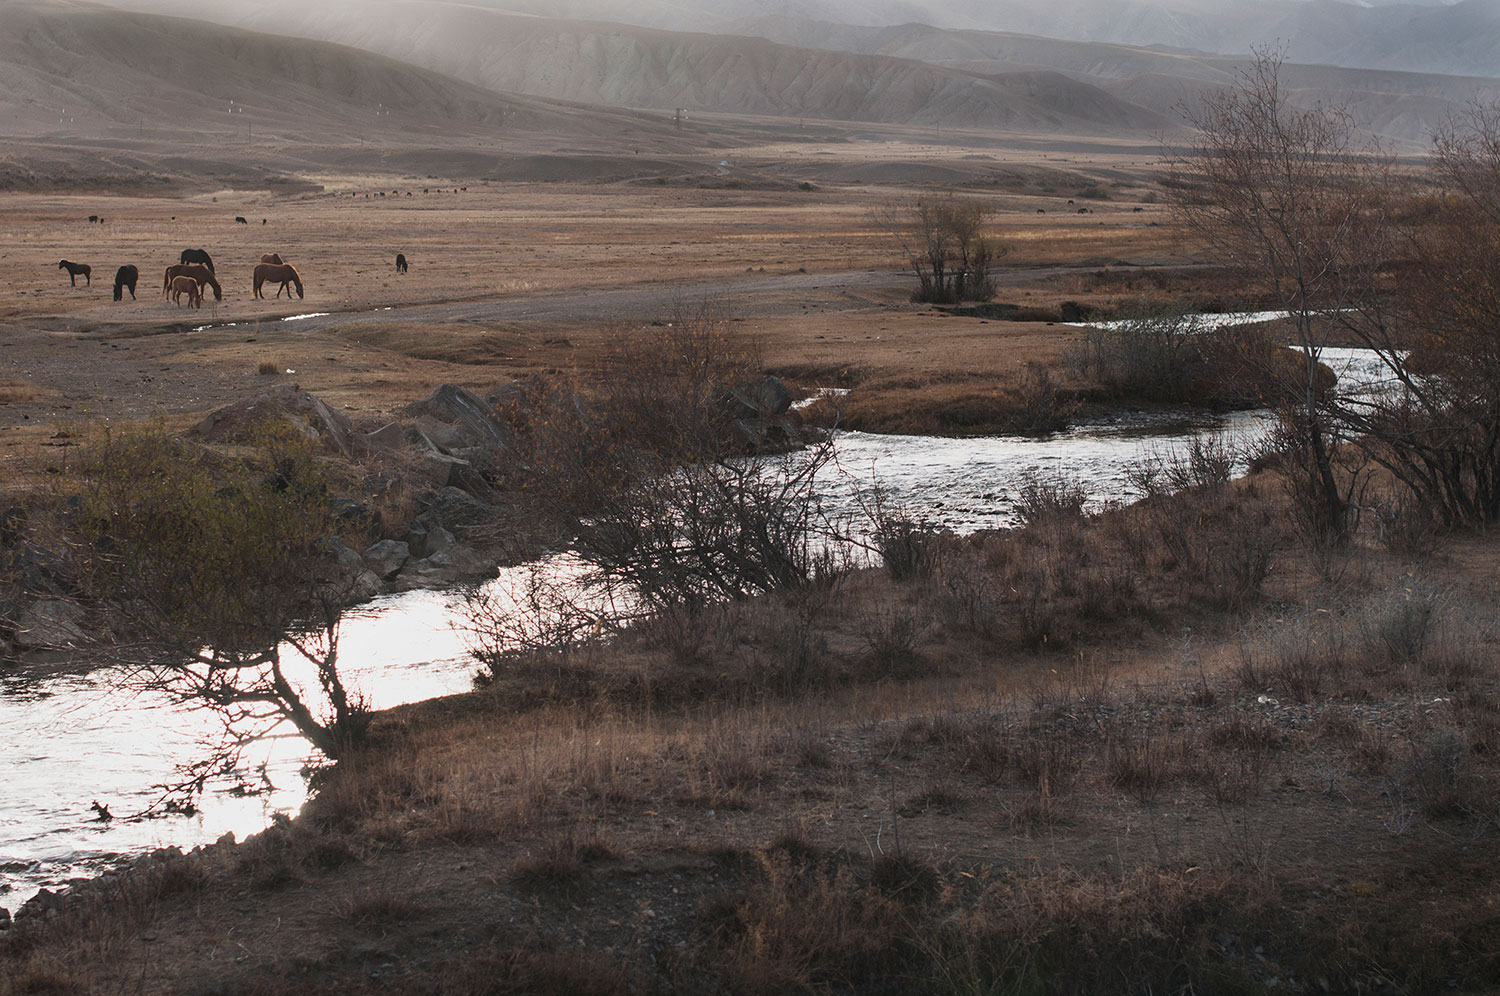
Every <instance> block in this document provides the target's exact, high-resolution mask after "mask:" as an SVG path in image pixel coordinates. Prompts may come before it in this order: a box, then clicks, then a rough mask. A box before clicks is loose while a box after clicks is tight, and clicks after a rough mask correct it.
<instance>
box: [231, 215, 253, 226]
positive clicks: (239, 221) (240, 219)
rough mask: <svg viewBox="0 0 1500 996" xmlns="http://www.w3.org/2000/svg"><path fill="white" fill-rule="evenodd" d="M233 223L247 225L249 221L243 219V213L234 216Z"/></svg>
mask: <svg viewBox="0 0 1500 996" xmlns="http://www.w3.org/2000/svg"><path fill="white" fill-rule="evenodd" d="M234 223H235V224H236V225H248V224H250V223H249V222H248V221H246V220H245V219H244V216H243V215H236V216H235V219H234Z"/></svg>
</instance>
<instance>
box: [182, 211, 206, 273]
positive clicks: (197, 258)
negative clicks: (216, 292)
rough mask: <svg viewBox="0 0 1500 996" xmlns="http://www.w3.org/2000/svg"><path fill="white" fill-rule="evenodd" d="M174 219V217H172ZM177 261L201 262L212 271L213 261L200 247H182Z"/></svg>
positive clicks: (185, 263)
mask: <svg viewBox="0 0 1500 996" xmlns="http://www.w3.org/2000/svg"><path fill="white" fill-rule="evenodd" d="M173 220H174V221H175V220H176V219H173ZM177 262H179V263H181V264H183V265H184V266H186V265H187V264H188V263H202V264H203V265H204V266H206V267H208V272H209V273H212V272H214V261H213V260H211V259H209V258H208V253H206V252H204V251H203V250H202V249H184V250H182V255H181V256H178V257H177Z"/></svg>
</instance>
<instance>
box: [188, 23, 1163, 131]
mask: <svg viewBox="0 0 1500 996" xmlns="http://www.w3.org/2000/svg"><path fill="white" fill-rule="evenodd" d="M216 16H226V17H228V16H233V17H234V18H235V19H236V20H237V22H238V23H243V24H246V25H250V26H254V27H256V28H264V29H266V30H277V31H287V32H292V33H295V34H299V35H303V36H307V37H314V38H319V39H324V40H328V41H334V42H338V43H340V44H344V45H350V46H354V47H358V48H362V49H366V50H369V51H372V52H379V53H381V54H383V55H387V56H390V57H392V58H396V59H400V60H402V61H405V62H410V63H412V64H414V65H419V66H422V67H424V68H427V69H430V70H434V71H437V72H441V73H444V74H448V75H451V76H454V77H457V78H459V79H462V80H465V81H466V82H469V83H473V84H478V85H481V86H484V87H487V88H490V89H493V90H498V91H510V92H520V93H528V94H534V95H539V96H545V97H549V98H556V99H562V100H569V101H577V102H583V103H591V104H606V105H612V106H623V107H636V108H659V109H663V110H671V109H673V108H678V107H681V108H685V109H687V110H689V111H710V112H722V113H729V114H747V115H773V116H779V117H788V118H813V119H825V120H837V121H851V122H872V123H874V122H878V123H888V124H920V125H943V124H951V125H953V126H955V127H973V128H988V129H1003V130H1014V131H1024V132H1028V133H1048V134H1085V135H1088V134H1124V133H1133V134H1139V133H1142V132H1149V131H1152V130H1154V129H1159V128H1161V127H1163V126H1164V125H1165V124H1167V122H1165V121H1164V120H1163V119H1162V118H1161V117H1160V116H1159V115H1158V114H1156V113H1154V112H1151V111H1147V110H1143V109H1141V108H1138V107H1135V106H1132V105H1131V104H1130V103H1129V102H1128V101H1124V100H1121V99H1119V98H1117V97H1113V96H1111V95H1109V94H1108V93H1105V92H1103V91H1102V90H1099V89H1097V88H1094V87H1092V86H1091V85H1090V84H1088V83H1086V82H1081V81H1079V80H1076V79H1069V78H1067V77H1065V76H1063V75H1060V74H1054V73H1047V72H1035V71H1028V72H1024V73H1020V74H1015V73H1004V72H1002V73H976V72H970V71H967V70H964V69H958V68H951V67H943V66H934V65H931V64H928V63H924V62H921V61H918V60H912V59H905V58H896V57H891V56H887V55H881V54H865V53H851V52H846V51H835V50H827V49H816V48H807V47H804V46H799V45H787V44H781V43H776V42H772V41H769V40H767V39H764V38H749V37H739V36H726V35H711V34H701V33H691V32H669V31H662V30H656V29H651V28H643V27H638V26H633V25H625V24H619V23H609V22H595V21H568V20H560V19H556V18H543V17H533V16H526V15H516V14H508V13H504V12H501V11H497V10H494V9H491V8H486V7H483V6H478V5H472V4H461V3H448V2H436V0H382V2H366V3H352V4H350V3H345V4H326V5H315V4H292V3H284V2H281V3H263V4H258V5H256V6H255V7H250V8H236V9H234V10H228V11H221V12H220V13H219V14H218V15H216Z"/></svg>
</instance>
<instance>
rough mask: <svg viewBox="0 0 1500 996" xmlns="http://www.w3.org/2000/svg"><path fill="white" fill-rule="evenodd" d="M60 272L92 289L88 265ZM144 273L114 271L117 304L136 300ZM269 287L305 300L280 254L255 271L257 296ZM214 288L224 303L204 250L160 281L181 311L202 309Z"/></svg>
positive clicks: (65, 265)
mask: <svg viewBox="0 0 1500 996" xmlns="http://www.w3.org/2000/svg"><path fill="white" fill-rule="evenodd" d="M57 268H58V269H59V270H67V271H68V281H69V283H70V284H71V285H72V286H74V287H77V286H78V278H79V277H82V278H83V281H84V285H85V286H92V285H93V268H92V267H90V266H89V265H88V264H87V263H74V262H70V261H69V260H66V259H64V260H59V261H58V264H57ZM140 277H141V271H140V270H139V269H137V268H136V267H135V266H133V265H131V264H129V263H127V264H125V265H124V266H122V267H120V268H119V269H118V270H116V271H115V300H116V301H120V300H123V299H124V296H125V293H124V292H125V291H127V290H128V291H130V299H131V300H132V301H134V300H135V288H136V284H137V283H138V282H139V281H140ZM267 284H278V285H279V286H278V287H277V289H276V296H277V297H280V296H281V292H282V291H286V296H287V297H288V298H290V297H291V296H292V288H293V287H295V288H296V289H297V296H298V297H299V298H300V297H302V296H303V288H302V275H301V274H299V273H298V272H297V268H296V267H294V266H292V265H291V264H290V263H288V262H286V261H285V260H283V259H282V258H281V256H280V254H278V253H274V252H268V253H266V254H265V255H264V256H262V257H261V258H260V263H259V264H258V265H257V266H256V267H255V271H254V288H253V289H254V295H255V296H256V297H263V296H264V295H263V294H262V293H261V290H262V288H264V287H265V286H266V285H267ZM205 287H211V288H213V292H214V300H215V301H222V300H224V288H223V286H222V285H220V283H219V279H218V277H217V275H216V274H215V273H214V261H213V259H212V258H211V257H210V256H209V255H208V253H207V252H205V251H203V250H202V249H184V250H182V253H181V255H179V256H178V258H177V262H176V263H175V264H174V265H172V266H169V267H167V268H166V270H165V272H163V274H162V278H161V295H162V297H164V298H165V297H170V298H171V299H172V300H173V302H175V303H176V304H177V305H178V306H179V307H180V306H181V305H182V299H183V298H184V297H186V298H187V303H188V304H189V305H191V306H192V307H194V308H199V307H202V306H203V288H205Z"/></svg>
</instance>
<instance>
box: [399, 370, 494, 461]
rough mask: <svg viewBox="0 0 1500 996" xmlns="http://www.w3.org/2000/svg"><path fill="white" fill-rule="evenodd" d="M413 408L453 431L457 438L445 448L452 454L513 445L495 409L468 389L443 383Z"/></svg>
mask: <svg viewBox="0 0 1500 996" xmlns="http://www.w3.org/2000/svg"><path fill="white" fill-rule="evenodd" d="M412 407H413V410H414V411H415V412H416V413H417V414H419V415H425V416H428V417H430V418H433V419H436V420H437V421H438V422H439V423H440V424H442V425H444V426H446V427H449V428H451V430H452V431H453V432H454V433H455V437H454V438H453V439H452V440H451V445H449V446H446V447H444V449H446V450H447V451H449V452H453V451H455V450H457V449H463V448H479V449H484V450H504V449H507V448H508V447H509V446H510V430H509V429H507V428H506V426H505V425H504V424H503V423H501V422H500V420H499V419H497V418H495V414H494V408H493V407H492V406H491V405H490V404H489V403H488V402H486V401H485V400H484V399H483V398H480V397H479V396H478V395H477V394H475V393H474V392H473V391H470V390H468V389H467V388H462V387H459V386H457V385H455V384H440V385H438V386H437V387H436V388H435V389H433V392H432V393H431V394H430V395H428V396H427V400H425V401H422V402H419V403H418V404H416V405H414V406H412ZM434 442H436V440H434ZM439 445H441V444H439Z"/></svg>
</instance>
